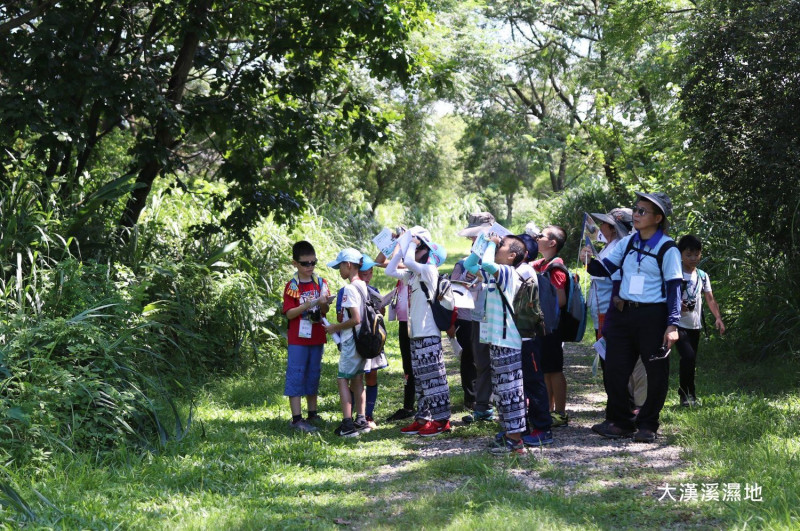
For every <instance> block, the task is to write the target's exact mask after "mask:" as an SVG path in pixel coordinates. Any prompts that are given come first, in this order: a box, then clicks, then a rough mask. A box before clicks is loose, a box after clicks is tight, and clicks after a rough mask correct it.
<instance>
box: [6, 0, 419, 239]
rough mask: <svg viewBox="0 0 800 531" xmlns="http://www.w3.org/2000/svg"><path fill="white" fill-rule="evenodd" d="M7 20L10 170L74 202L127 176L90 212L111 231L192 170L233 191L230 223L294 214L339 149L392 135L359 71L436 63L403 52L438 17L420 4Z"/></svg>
mask: <svg viewBox="0 0 800 531" xmlns="http://www.w3.org/2000/svg"><path fill="white" fill-rule="evenodd" d="M3 15H5V16H4V17H3V18H4V20H5V21H6V22H5V23H4V24H2V26H0V33H1V34H2V36H3V38H2V39H0V57H2V59H3V60H2V62H0V75H2V78H3V89H2V91H1V92H0V126H1V127H0V141H2V144H3V145H4V146H6V149H7V151H5V152H3V153H2V154H0V162H2V163H3V166H6V165H7V163H8V162H9V161H12V160H15V159H16V160H19V159H22V158H23V155H24V157H25V158H30V159H31V161H32V164H33V165H34V166H36V167H37V168H40V170H41V174H40V179H41V185H42V187H43V188H52V189H53V190H54V191H56V192H57V193H58V196H59V198H60V199H61V200H62V201H64V202H65V203H80V201H81V198H82V197H84V196H85V195H88V193H91V191H94V190H97V189H98V188H100V187H102V186H105V185H108V184H109V183H112V182H116V180H117V179H123V180H124V181H125V183H126V184H125V186H115V193H113V194H112V193H106V194H104V195H102V196H95V197H94V198H93V199H92V201H90V202H87V203H85V204H82V205H81V206H82V207H83V208H85V209H88V210H87V211H86V214H89V213H90V212H92V211H93V212H95V213H96V217H99V218H101V219H102V221H104V222H105V224H106V225H107V226H111V227H114V225H116V224H120V225H122V226H124V227H132V226H133V225H134V224H135V223H136V222H137V221H138V220H139V217H140V215H141V212H142V210H143V209H144V208H145V205H146V199H147V196H148V194H149V191H150V189H151V188H152V186H153V184H154V182H155V181H156V180H157V178H159V177H161V176H164V175H174V174H180V173H185V172H188V173H190V174H191V173H195V172H209V173H214V174H216V176H217V177H219V178H222V179H224V180H226V181H227V182H229V183H230V186H229V188H228V189H227V193H228V194H229V199H231V200H233V199H236V200H238V201H237V204H236V205H235V209H234V211H233V212H231V213H230V215H229V216H228V220H227V221H228V223H227V224H228V226H232V225H233V226H237V227H239V228H240V229H241V228H244V227H250V226H252V225H254V224H255V223H257V222H258V220H259V218H260V217H261V216H263V215H264V214H265V213H268V212H274V213H276V215H278V216H279V217H280V216H282V217H283V218H286V217H288V216H289V215H291V214H293V213H296V212H297V211H298V209H299V208H300V207H301V206H303V205H304V204H305V201H306V197H305V196H304V194H303V188H304V187H305V186H307V185H311V184H313V177H314V172H315V169H316V168H317V167H318V165H319V162H320V160H321V159H322V158H323V157H324V156H326V153H327V152H328V149H329V148H330V146H333V145H336V144H337V143H338V142H340V141H341V140H342V139H344V138H349V139H352V141H353V142H354V143H355V144H356V146H357V149H358V150H361V151H364V152H366V151H368V150H369V145H370V144H372V143H374V142H376V141H378V140H379V139H380V138H381V136H383V135H384V133H385V129H386V125H387V122H386V120H385V119H384V118H383V117H382V116H381V113H380V112H373V108H372V106H371V104H370V101H369V97H368V96H364V95H362V91H361V90H360V89H359V87H358V86H356V85H354V84H351V83H350V77H351V74H352V73H353V72H354V71H360V72H363V73H364V76H365V77H372V78H374V79H376V80H378V81H382V80H386V79H389V78H392V79H396V80H397V81H398V82H399V83H400V84H401V85H407V84H408V83H409V82H410V81H411V78H412V76H413V75H414V74H415V73H416V62H417V60H419V61H421V62H422V63H424V62H425V57H426V53H425V51H424V50H423V49H417V50H414V52H415V53H413V54H412V53H411V50H410V49H409V48H408V39H409V36H410V34H411V32H413V31H414V30H415V29H416V28H418V27H420V25H421V24H422V23H423V21H424V20H425V19H426V18H427V12H426V8H425V5H424V3H421V2H418V1H417V0H395V1H391V2H384V1H378V2H372V1H369V2H367V1H363V0H337V1H334V2H327V3H325V4H320V3H319V2H314V1H309V0H292V1H290V2H274V1H270V2H265V3H248V2H239V3H234V4H230V3H226V2H217V1H214V0H197V1H192V2H157V3H152V2H142V1H134V2H118V1H117V2H102V3H91V2H89V3H87V2H83V1H81V0H69V1H65V2H47V3H43V4H37V3H33V2H15V3H12V4H9V5H7V6H4V7H3ZM4 173H5V170H4V169H0V176H2V174H4ZM87 176H91V179H87ZM89 181H95V183H92V184H89ZM86 187H89V188H90V189H91V190H89V192H88V193H86V194H84V188H86ZM101 204H106V205H110V206H111V208H110V209H108V210H106V209H104V212H103V214H104V216H102V215H100V214H99V213H97V211H98V210H99V209H100V206H101ZM112 214H118V215H119V217H118V218H117V219H116V220H109V219H108V216H111V215H112ZM75 221H77V220H75ZM78 228H80V224H78V226H74V227H73V230H77V229H78ZM70 235H72V234H70ZM82 243H83V241H82Z"/></svg>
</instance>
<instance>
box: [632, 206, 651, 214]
mask: <svg viewBox="0 0 800 531" xmlns="http://www.w3.org/2000/svg"><path fill="white" fill-rule="evenodd" d="M631 210H633V213H634V214H639V215H640V216H644V215H645V214H652V213H653V211H652V210H645V209H644V208H642V207H637V206H635V207H631Z"/></svg>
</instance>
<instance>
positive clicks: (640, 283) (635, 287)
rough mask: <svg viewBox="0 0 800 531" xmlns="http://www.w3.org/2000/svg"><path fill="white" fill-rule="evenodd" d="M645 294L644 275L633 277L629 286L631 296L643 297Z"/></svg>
mask: <svg viewBox="0 0 800 531" xmlns="http://www.w3.org/2000/svg"><path fill="white" fill-rule="evenodd" d="M642 293H644V275H631V281H630V283H629V284H628V294H629V295H641V294H642Z"/></svg>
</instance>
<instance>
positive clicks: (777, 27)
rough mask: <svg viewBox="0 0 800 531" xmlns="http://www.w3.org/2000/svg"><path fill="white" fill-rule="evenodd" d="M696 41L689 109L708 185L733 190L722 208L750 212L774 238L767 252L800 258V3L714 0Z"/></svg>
mask: <svg viewBox="0 0 800 531" xmlns="http://www.w3.org/2000/svg"><path fill="white" fill-rule="evenodd" d="M766 28H769V31H765V29H766ZM687 48H688V57H687V62H688V66H689V77H688V79H687V83H686V86H685V87H684V90H683V94H682V105H683V112H684V115H685V117H686V119H687V120H688V121H689V123H690V124H691V141H692V146H693V149H695V150H697V151H698V152H699V153H700V156H699V157H698V166H699V167H698V169H699V170H700V172H702V173H703V174H705V176H706V177H705V179H704V184H705V185H706V186H708V187H711V188H714V189H717V188H719V189H722V188H724V190H725V194H724V195H723V196H722V197H721V198H720V199H721V203H720V204H718V205H717V206H718V207H722V206H724V207H725V208H724V209H719V210H717V212H716V214H717V215H718V216H719V217H726V216H728V215H729V212H737V213H741V215H740V219H739V220H738V221H739V223H740V224H741V226H742V227H743V228H744V229H745V230H747V231H749V232H754V233H758V234H761V235H763V236H764V237H765V238H767V239H768V240H769V241H771V242H773V243H774V244H773V245H770V246H768V247H766V248H764V249H763V251H764V252H765V253H767V254H771V255H774V256H781V255H785V256H786V257H787V258H789V259H792V260H794V259H795V258H796V256H797V253H798V250H797V249H798V247H797V245H798V242H797V238H796V234H797V211H798V210H797V209H798V204H800V173H798V165H797V159H798V154H799V153H800V135H799V134H798V129H797V126H796V121H795V120H794V116H795V115H796V114H797V109H798V108H800V88H798V84H797V83H793V82H792V81H791V80H792V79H794V77H795V72H796V65H797V63H798V60H800V6H798V4H797V2H793V1H783V0H775V1H769V2H743V3H737V4H736V5H735V7H733V6H731V4H730V2H727V1H718V2H716V1H712V2H709V3H708V4H707V10H706V11H704V12H703V13H702V16H701V17H699V20H698V28H697V30H696V33H695V35H694V36H693V38H692V39H691V40H690V41H689V42H688V43H687Z"/></svg>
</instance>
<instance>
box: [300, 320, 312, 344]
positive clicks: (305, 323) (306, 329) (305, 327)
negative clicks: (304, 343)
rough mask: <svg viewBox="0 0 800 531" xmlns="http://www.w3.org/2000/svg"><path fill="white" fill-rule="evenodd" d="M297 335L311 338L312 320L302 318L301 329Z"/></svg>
mask: <svg viewBox="0 0 800 531" xmlns="http://www.w3.org/2000/svg"><path fill="white" fill-rule="evenodd" d="M297 335H298V336H299V337H302V338H303V339H311V321H309V320H308V319H300V330H299V331H298V332H297Z"/></svg>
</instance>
